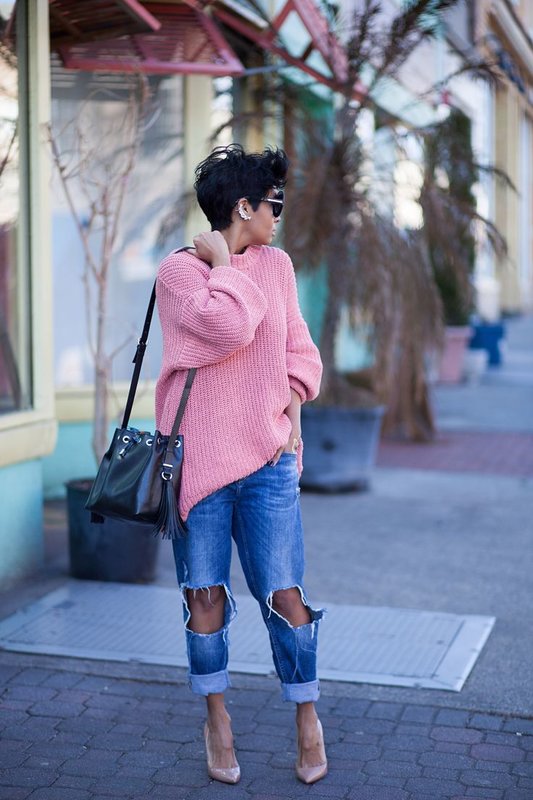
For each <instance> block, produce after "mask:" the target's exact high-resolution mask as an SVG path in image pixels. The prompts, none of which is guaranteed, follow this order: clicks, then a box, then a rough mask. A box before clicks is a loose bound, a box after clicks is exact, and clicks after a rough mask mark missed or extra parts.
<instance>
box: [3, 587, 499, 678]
mask: <svg viewBox="0 0 533 800" xmlns="http://www.w3.org/2000/svg"><path fill="white" fill-rule="evenodd" d="M236 600H237V606H238V610H239V615H238V617H237V619H236V620H235V622H234V623H233V625H232V627H231V660H230V669H232V670H234V671H236V672H248V673H256V674H268V673H270V672H272V669H273V668H272V660H271V655H270V648H269V643H268V636H267V633H266V629H265V627H264V625H263V621H262V618H261V615H260V613H259V609H258V607H257V604H256V603H255V601H254V600H253V599H252V598H251V597H242V596H241V597H239V596H237V598H236ZM494 621H495V620H494V617H484V616H472V615H457V614H443V613H442V614H441V613H437V612H430V611H416V610H410V609H395V608H369V607H367V606H346V605H334V604H331V603H330V604H329V605H328V614H327V615H326V617H325V619H324V623H323V625H322V626H321V631H320V648H319V676H320V678H321V679H323V680H337V681H347V682H351V683H377V684H382V685H387V686H410V687H415V686H419V687H423V688H429V689H449V690H451V691H460V690H461V688H462V686H463V684H464V682H465V680H466V678H467V677H468V675H469V673H470V671H471V669H472V667H473V666H474V663H475V661H476V659H477V657H478V655H479V653H480V652H481V650H482V648H483V646H484V644H485V642H486V640H487V638H488V636H489V634H490V632H491V630H492V626H493V625H494ZM0 647H1V648H3V649H5V650H15V651H18V652H29V653H47V654H49V655H64V656H75V657H79V658H91V659H103V660H110V661H141V662H145V663H151V664H167V665H175V666H186V665H187V661H186V658H185V643H184V633H183V623H182V613H181V600H180V596H179V593H178V591H177V589H167V588H162V587H156V586H134V585H130V584H118V583H98V582H96V581H74V580H72V581H69V582H68V583H67V584H66V585H65V586H64V587H62V588H61V589H57V590H56V591H54V592H51V593H50V594H48V595H46V596H45V597H43V598H41V599H40V600H38V601H37V602H35V603H33V604H32V605H30V606H28V607H27V608H26V609H24V610H23V611H19V612H17V613H16V614H13V615H12V616H11V617H8V618H7V619H5V620H3V621H2V622H0Z"/></svg>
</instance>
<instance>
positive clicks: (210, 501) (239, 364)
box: [156, 144, 327, 783]
mask: <svg viewBox="0 0 533 800" xmlns="http://www.w3.org/2000/svg"><path fill="white" fill-rule="evenodd" d="M287 168H288V161H287V157H286V155H285V153H284V152H283V151H281V150H271V149H267V150H265V151H264V152H263V153H249V154H247V153H245V152H244V150H243V149H242V147H241V146H240V145H236V144H233V145H230V146H229V147H222V148H217V149H216V150H214V151H213V152H212V153H211V155H210V156H209V157H208V158H207V159H206V160H205V161H203V162H202V163H201V164H200V165H199V166H198V167H197V169H196V182H195V189H196V193H197V197H198V202H199V204H200V206H201V208H202V210H203V212H204V213H205V215H206V217H207V218H208V220H209V222H210V224H211V229H212V230H211V231H210V232H206V233H200V234H199V235H198V236H196V237H194V240H193V241H194V246H195V249H194V250H193V249H192V248H191V249H190V251H178V252H174V253H171V254H170V255H169V256H167V258H165V259H164V260H163V262H162V263H161V265H160V268H159V273H158V280H157V303H158V310H159V316H160V320H161V326H162V331H163V363H162V369H161V374H160V376H159V380H158V383H157V388H156V418H157V427H158V430H160V431H162V432H166V433H167V434H168V433H169V432H170V429H171V427H172V423H173V421H174V417H175V413H176V408H177V405H178V403H179V399H180V397H181V393H182V391H183V387H184V383H185V378H186V374H187V370H188V369H189V368H191V367H198V368H199V369H198V372H197V374H196V377H195V380H194V384H193V386H192V390H191V395H190V398H189V401H188V404H187V407H186V410H185V415H184V418H183V422H182V426H181V432H182V433H183V435H184V439H185V446H186V455H185V460H184V464H183V472H182V482H181V490H180V514H181V516H182V519H184V520H186V524H187V529H188V533H187V536H185V537H184V538H182V539H177V540H174V541H173V549H174V558H175V562H176V571H177V577H178V583H179V586H180V589H181V592H182V597H183V607H184V618H185V626H186V639H187V651H188V658H189V667H190V669H189V680H190V685H191V688H192V690H193V692H196V693H198V694H201V695H204V696H205V697H206V701H207V722H206V724H205V727H204V736H205V742H206V750H207V764H208V773H209V776H210V777H211V778H214V779H215V780H219V781H223V782H225V783H237V781H238V780H239V778H240V768H239V765H238V763H237V760H236V757H235V752H234V749H233V736H232V732H231V720H230V717H229V715H228V713H227V711H226V709H225V705H224V690H225V689H226V688H227V687H228V686H229V685H230V684H229V678H228V672H227V663H228V647H227V641H228V637H227V632H228V627H229V625H230V622H231V620H232V619H233V617H234V616H235V613H236V608H235V601H234V598H233V595H232V593H231V590H230V585H229V576H230V558H231V539H232V537H233V539H234V540H235V542H236V544H237V548H238V552H239V557H240V560H241V563H242V567H243V571H244V574H245V577H246V581H247V584H248V586H249V588H250V591H251V593H252V595H253V596H254V597H255V598H256V600H257V601H258V603H259V605H260V608H261V612H262V615H263V618H264V621H265V624H266V626H267V629H268V632H269V635H270V642H271V646H272V653H273V659H274V665H275V667H276V671H277V674H278V676H279V678H280V681H281V685H282V692H283V697H284V699H285V700H289V701H293V702H295V703H296V704H297V705H296V723H297V729H298V760H297V763H296V772H297V776H298V777H299V778H300V780H302V781H304V782H305V783H314V782H315V781H317V780H319V779H320V778H322V777H323V776H324V775H325V774H326V771H327V762H326V756H325V751H324V743H323V735H322V728H321V725H320V722H319V720H318V717H317V714H316V711H315V707H314V703H315V701H316V700H317V699H318V696H319V686H318V681H317V677H316V642H317V628H318V621H319V619H320V618H321V616H322V612H321V611H315V610H313V609H312V608H310V606H309V605H308V603H307V600H306V598H305V594H304V591H303V588H302V575H303V545H302V527H301V520H300V508H299V489H298V479H299V475H300V473H301V469H302V442H301V438H300V406H301V404H302V403H303V402H305V401H306V400H312V399H313V398H314V397H316V395H317V393H318V389H319V384H320V377H321V373H322V365H321V362H320V356H319V353H318V350H317V348H316V347H315V345H314V344H313V342H312V340H311V337H310V335H309V331H308V329H307V325H306V324H305V322H304V320H303V318H302V315H301V313H300V310H299V307H298V299H297V294H296V281H295V277H294V270H293V267H292V264H291V261H290V259H289V257H288V256H287V254H286V253H284V252H283V251H282V250H280V249H277V248H273V247H270V246H269V245H270V244H271V242H272V238H273V236H274V235H275V231H276V226H277V224H278V222H279V218H280V214H281V211H282V209H283V192H282V187H283V186H284V185H285V181H286V173H287Z"/></svg>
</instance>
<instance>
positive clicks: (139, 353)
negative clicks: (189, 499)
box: [121, 247, 196, 441]
mask: <svg viewBox="0 0 533 800" xmlns="http://www.w3.org/2000/svg"><path fill="white" fill-rule="evenodd" d="M192 249H194V248H191V247H180V248H179V249H178V250H174V251H173V252H174V253H180V252H182V251H183V250H192ZM155 286H156V281H154V285H153V287H152V294H151V295H150V301H149V303H148V308H147V310H146V317H145V319H144V325H143V329H142V333H141V337H140V339H139V341H138V343H137V349H136V350H135V355H134V356H133V362H132V363H133V364H134V365H135V366H134V368H133V375H132V378H131V383H130V388H129V392H128V399H127V400H126V407H125V408H124V416H123V417H122V426H121V427H122V428H127V427H128V424H129V421H130V416H131V410H132V408H133V402H134V400H135V394H136V392H137V385H138V383H139V376H140V374H141V367H142V363H143V359H144V354H145V351H146V345H147V344H148V334H149V332H150V325H151V324H152V317H153V314H154V307H155V300H156V295H155ZM191 373H192V374H191ZM195 374H196V368H193V369H190V370H189V372H188V375H187V381H186V383H185V388H184V390H183V394H182V397H181V401H180V405H179V408H178V413H177V414H176V420H175V421H174V426H173V428H172V430H173V431H174V428H175V429H176V433H175V435H174V436H173V437H171V439H170V441H175V439H176V436H177V432H178V428H179V425H180V423H181V418H182V417H183V412H184V411H185V405H186V403H187V400H188V398H189V394H190V391H191V386H192V382H193V380H194V376H195ZM184 397H185V402H184V401H183V399H184ZM178 417H179V419H178Z"/></svg>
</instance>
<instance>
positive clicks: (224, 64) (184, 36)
mask: <svg viewBox="0 0 533 800" xmlns="http://www.w3.org/2000/svg"><path fill="white" fill-rule="evenodd" d="M144 8H145V9H146V11H147V12H148V13H149V15H154V16H155V18H156V19H157V20H158V22H159V23H160V25H161V27H160V28H159V30H158V31H154V32H151V33H143V34H136V35H133V36H121V37H120V38H107V39H105V40H100V41H96V42H79V43H73V44H70V45H68V46H65V47H58V48H57V49H58V52H59V54H60V56H61V59H62V61H63V64H64V66H65V67H67V68H69V69H83V70H92V71H100V72H142V73H151V74H160V75H161V74H162V75H169V74H200V75H239V74H241V73H242V72H243V71H244V67H243V66H242V64H241V62H240V61H239V59H238V58H237V56H236V55H235V53H234V52H233V50H232V49H231V47H230V46H229V44H228V43H227V42H226V40H225V39H224V37H223V35H222V33H221V32H220V30H219V29H218V28H217V26H216V25H215V23H214V22H213V21H212V20H211V19H210V17H208V16H207V14H205V13H203V12H202V11H199V10H197V9H193V8H191V7H189V6H188V5H183V4H180V5H175V4H157V3H145V4H144Z"/></svg>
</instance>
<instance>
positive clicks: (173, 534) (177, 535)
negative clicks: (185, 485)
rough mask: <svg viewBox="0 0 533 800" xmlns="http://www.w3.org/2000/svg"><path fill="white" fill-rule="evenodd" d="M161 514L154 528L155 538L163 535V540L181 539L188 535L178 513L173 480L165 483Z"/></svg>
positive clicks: (162, 493) (160, 506)
mask: <svg viewBox="0 0 533 800" xmlns="http://www.w3.org/2000/svg"><path fill="white" fill-rule="evenodd" d="M163 483H164V486H163V491H162V492H161V502H160V504H159V514H158V517H157V520H156V523H155V526H154V536H158V535H159V534H161V536H162V538H163V539H181V538H182V537H183V536H186V535H187V528H186V526H185V523H184V522H183V521H182V519H181V517H180V515H179V513H178V503H177V498H176V495H175V494H174V486H173V483H172V481H171V480H165V481H163Z"/></svg>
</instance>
